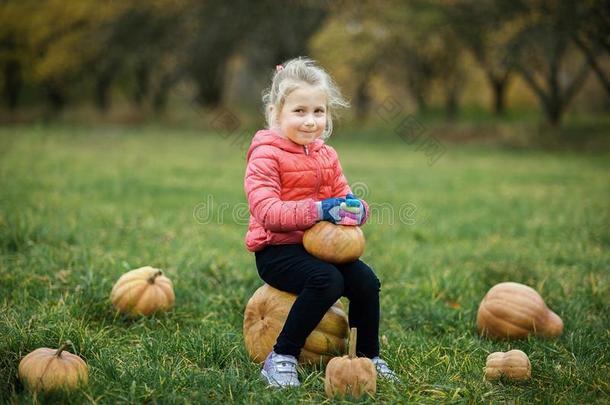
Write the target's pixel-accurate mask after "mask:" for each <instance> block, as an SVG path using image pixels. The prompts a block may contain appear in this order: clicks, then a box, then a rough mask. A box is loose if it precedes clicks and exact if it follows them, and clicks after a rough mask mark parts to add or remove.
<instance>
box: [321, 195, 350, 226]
mask: <svg viewBox="0 0 610 405" xmlns="http://www.w3.org/2000/svg"><path fill="white" fill-rule="evenodd" d="M341 204H345V198H342V197H338V198H327V199H326V200H322V201H318V202H317V203H316V205H317V206H318V218H319V220H321V221H329V222H332V223H333V224H337V223H339V222H340V221H341V219H342V218H343V217H341V214H340V211H341Z"/></svg>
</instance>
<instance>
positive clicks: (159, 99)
mask: <svg viewBox="0 0 610 405" xmlns="http://www.w3.org/2000/svg"><path fill="white" fill-rule="evenodd" d="M174 83H175V77H174V74H166V75H164V76H163V77H162V78H161V81H160V83H159V88H158V89H157V90H156V91H155V93H154V95H153V109H154V110H155V112H156V113H162V112H163V111H165V108H166V107H167V98H168V96H169V91H170V90H171V88H172V86H173V85H174Z"/></svg>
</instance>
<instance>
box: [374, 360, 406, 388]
mask: <svg viewBox="0 0 610 405" xmlns="http://www.w3.org/2000/svg"><path fill="white" fill-rule="evenodd" d="M371 361H372V362H373V364H374V365H375V369H377V375H378V376H379V377H381V378H383V379H385V380H388V381H392V382H400V379H399V378H398V376H397V375H396V373H394V372H393V371H392V369H391V368H390V367H389V366H388V363H386V362H385V361H384V360H381V359H380V358H379V356H377V357H373V358H372V359H371Z"/></svg>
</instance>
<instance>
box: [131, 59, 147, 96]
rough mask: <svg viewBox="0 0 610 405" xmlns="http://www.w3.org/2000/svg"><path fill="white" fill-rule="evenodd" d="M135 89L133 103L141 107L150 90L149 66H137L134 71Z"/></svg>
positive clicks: (144, 64)
mask: <svg viewBox="0 0 610 405" xmlns="http://www.w3.org/2000/svg"><path fill="white" fill-rule="evenodd" d="M135 75H136V77H135V79H136V88H135V91H134V94H133V102H134V103H135V105H136V106H138V107H141V106H142V103H143V102H144V99H145V98H146V96H148V92H149V89H150V66H149V65H148V64H146V63H141V64H139V65H138V67H137V68H136V71H135Z"/></svg>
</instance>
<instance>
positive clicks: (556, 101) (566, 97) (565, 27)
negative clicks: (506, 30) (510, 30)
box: [511, 0, 590, 127]
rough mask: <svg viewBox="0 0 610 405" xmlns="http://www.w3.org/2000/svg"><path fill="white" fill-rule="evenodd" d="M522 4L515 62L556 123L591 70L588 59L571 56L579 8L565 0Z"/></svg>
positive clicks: (516, 36) (514, 41) (515, 43)
mask: <svg viewBox="0 0 610 405" xmlns="http://www.w3.org/2000/svg"><path fill="white" fill-rule="evenodd" d="M520 7H521V8H522V10H524V11H523V14H522V20H521V28H520V29H519V31H518V32H517V34H516V35H515V36H514V38H513V40H512V46H511V51H512V52H511V53H512V55H514V59H513V61H512V62H513V63H514V67H515V69H516V70H517V72H518V73H519V74H520V75H521V77H523V79H524V80H525V82H526V83H527V84H528V86H529V87H530V88H531V89H532V91H533V92H534V94H535V95H536V96H537V97H538V99H539V101H540V104H541V106H542V109H543V111H544V113H545V115H546V117H547V120H548V122H549V124H550V125H551V126H553V127H557V126H559V125H560V123H561V118H562V116H563V114H564V113H565V111H566V109H567V107H568V106H569V104H570V102H571V101H572V100H573V99H574V96H575V95H576V94H577V92H578V90H580V88H581V87H582V85H583V83H584V81H585V79H586V78H587V75H588V74H589V71H590V65H589V63H588V62H587V61H586V60H581V61H574V59H576V58H570V60H568V56H575V53H574V52H573V50H574V49H573V47H572V46H571V39H572V38H573V35H574V32H575V30H576V29H577V26H578V24H579V23H580V20H579V18H580V16H579V14H578V8H577V6H576V3H573V2H570V1H562V0H535V1H534V0H532V1H527V2H523V3H521V4H520ZM568 62H572V63H568Z"/></svg>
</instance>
